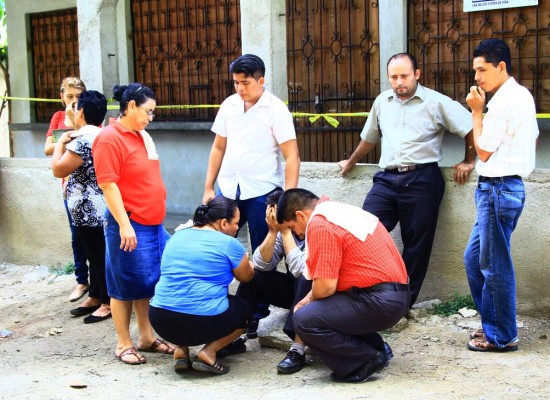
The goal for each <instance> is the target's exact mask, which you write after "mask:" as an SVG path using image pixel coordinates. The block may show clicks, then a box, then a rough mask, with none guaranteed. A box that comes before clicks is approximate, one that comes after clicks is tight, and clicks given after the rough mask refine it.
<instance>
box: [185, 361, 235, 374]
mask: <svg viewBox="0 0 550 400" xmlns="http://www.w3.org/2000/svg"><path fill="white" fill-rule="evenodd" d="M192 366H193V369H194V370H195V371H201V372H209V373H211V374H214V375H223V374H227V373H228V372H229V366H227V365H223V364H222V363H220V362H218V361H216V362H214V364H212V365H208V364H206V363H205V362H204V361H201V360H199V359H198V358H195V360H194V361H193V364H192Z"/></svg>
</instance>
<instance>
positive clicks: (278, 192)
mask: <svg viewBox="0 0 550 400" xmlns="http://www.w3.org/2000/svg"><path fill="white" fill-rule="evenodd" d="M283 193H284V190H283V189H282V188H280V187H278V188H277V189H275V190H273V191H272V192H271V193H269V194H268V195H267V199H266V200H265V205H266V206H276V205H277V202H278V201H279V199H280V198H281V196H282V195H283Z"/></svg>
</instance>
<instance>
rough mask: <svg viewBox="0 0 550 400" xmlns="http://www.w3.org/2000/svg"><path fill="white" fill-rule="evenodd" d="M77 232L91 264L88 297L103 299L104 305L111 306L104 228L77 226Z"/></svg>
mask: <svg viewBox="0 0 550 400" xmlns="http://www.w3.org/2000/svg"><path fill="white" fill-rule="evenodd" d="M76 232H77V234H78V238H77V239H78V240H79V241H80V245H81V246H82V248H83V249H84V253H85V254H86V258H87V259H88V260H89V262H90V291H89V292H88V295H89V296H90V297H93V298H97V299H101V303H102V304H109V303H110V301H111V298H110V297H109V294H108V293H107V283H106V281H105V235H104V234H103V227H102V226H99V227H90V226H77V227H76Z"/></svg>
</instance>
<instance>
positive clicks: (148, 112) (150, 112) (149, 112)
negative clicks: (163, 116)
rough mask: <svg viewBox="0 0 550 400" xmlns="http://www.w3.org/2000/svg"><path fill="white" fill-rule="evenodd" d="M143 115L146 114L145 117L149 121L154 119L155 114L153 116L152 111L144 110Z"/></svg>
mask: <svg viewBox="0 0 550 400" xmlns="http://www.w3.org/2000/svg"><path fill="white" fill-rule="evenodd" d="M145 113H146V114H147V116H148V117H150V118H151V119H153V118H155V114H154V112H153V110H145Z"/></svg>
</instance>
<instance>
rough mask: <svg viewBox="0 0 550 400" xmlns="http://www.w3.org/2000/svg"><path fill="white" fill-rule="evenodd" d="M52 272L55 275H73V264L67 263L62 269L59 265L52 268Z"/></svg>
mask: <svg viewBox="0 0 550 400" xmlns="http://www.w3.org/2000/svg"><path fill="white" fill-rule="evenodd" d="M52 272H53V273H54V274H56V275H71V274H72V273H74V264H73V263H72V262H68V263H67V264H65V266H64V267H61V266H59V265H58V266H55V267H53V268H52Z"/></svg>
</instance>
